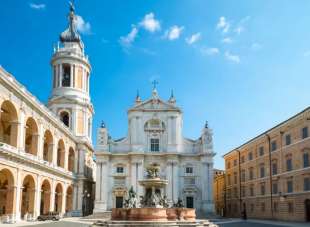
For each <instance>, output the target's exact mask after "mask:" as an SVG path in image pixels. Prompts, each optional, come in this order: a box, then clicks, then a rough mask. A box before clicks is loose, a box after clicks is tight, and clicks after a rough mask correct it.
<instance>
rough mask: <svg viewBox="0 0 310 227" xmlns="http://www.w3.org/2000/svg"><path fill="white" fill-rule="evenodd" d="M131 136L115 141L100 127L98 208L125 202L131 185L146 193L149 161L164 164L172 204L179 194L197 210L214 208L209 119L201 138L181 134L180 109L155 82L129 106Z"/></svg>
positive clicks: (166, 190)
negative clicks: (146, 95) (147, 96)
mask: <svg viewBox="0 0 310 227" xmlns="http://www.w3.org/2000/svg"><path fill="white" fill-rule="evenodd" d="M128 124H129V125H128V135H127V137H125V138H122V139H117V140H113V139H112V138H111V137H110V136H109V133H108V129H107V127H106V126H105V124H104V123H103V124H102V125H101V127H100V128H99V129H98V134H97V147H96V149H95V150H96V163H97V173H96V176H97V178H96V200H95V209H94V212H95V213H100V212H105V211H108V210H111V209H112V208H121V207H123V202H124V199H125V198H126V197H127V192H128V189H129V188H130V187H133V189H134V191H135V192H136V193H137V197H138V198H140V196H143V195H144V194H145V189H144V188H143V187H142V186H141V185H140V184H139V182H141V180H143V179H144V178H145V176H146V175H147V173H146V168H147V166H149V165H151V164H156V165H158V166H160V173H159V176H160V178H161V179H165V180H167V185H165V186H164V187H163V189H162V190H163V194H164V195H166V196H167V199H168V202H169V204H170V205H172V204H173V203H176V202H177V201H178V199H179V198H180V199H182V200H183V201H184V205H185V207H188V208H195V209H196V212H197V213H198V214H207V213H213V210H214V206H213V199H212V198H213V195H212V182H213V156H214V155H215V154H214V151H213V145H212V130H211V129H210V128H209V127H208V125H207V124H206V125H205V127H204V128H203V129H202V134H201V137H199V138H198V139H197V140H191V139H187V138H183V137H182V125H183V122H182V111H181V109H180V108H179V107H177V106H176V100H175V98H174V96H173V94H172V95H171V97H170V98H169V100H168V101H167V102H166V101H163V100H162V99H160V97H159V95H158V92H157V90H156V87H154V88H153V91H152V96H151V98H150V99H148V100H146V101H142V100H141V98H140V96H139V95H137V97H136V100H135V104H134V106H133V107H132V108H130V109H129V110H128Z"/></svg>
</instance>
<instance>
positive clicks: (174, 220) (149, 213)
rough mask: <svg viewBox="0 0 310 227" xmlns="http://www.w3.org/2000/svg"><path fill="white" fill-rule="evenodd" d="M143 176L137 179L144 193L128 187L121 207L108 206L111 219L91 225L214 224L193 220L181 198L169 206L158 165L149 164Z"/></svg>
mask: <svg viewBox="0 0 310 227" xmlns="http://www.w3.org/2000/svg"><path fill="white" fill-rule="evenodd" d="M146 173H147V174H146V178H145V179H143V180H140V181H139V184H140V185H141V186H143V187H144V189H145V190H144V191H145V193H144V196H140V200H138V198H137V194H136V192H135V191H134V190H133V187H131V188H130V189H129V191H128V197H127V199H126V200H125V201H124V208H112V213H111V220H110V221H106V222H97V223H95V224H94V226H115V225H116V226H137V225H139V226H215V225H211V223H210V222H208V221H196V213H195V209H194V208H184V206H183V202H182V200H181V199H178V201H177V203H175V204H173V205H172V207H169V202H168V199H167V197H166V195H163V194H164V193H163V188H164V187H165V186H166V185H167V184H168V181H167V180H165V179H161V178H160V174H159V173H160V168H159V165H157V164H152V165H150V166H148V167H147V169H146Z"/></svg>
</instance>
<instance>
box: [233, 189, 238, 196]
mask: <svg viewBox="0 0 310 227" xmlns="http://www.w3.org/2000/svg"><path fill="white" fill-rule="evenodd" d="M234 197H235V198H238V189H237V188H236V187H234Z"/></svg>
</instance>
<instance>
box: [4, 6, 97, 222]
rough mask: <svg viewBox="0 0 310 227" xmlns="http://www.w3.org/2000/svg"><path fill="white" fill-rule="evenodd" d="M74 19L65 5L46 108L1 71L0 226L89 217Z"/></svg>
mask: <svg viewBox="0 0 310 227" xmlns="http://www.w3.org/2000/svg"><path fill="white" fill-rule="evenodd" d="M74 18H75V14H74V7H73V5H71V7H70V13H69V16H68V19H69V25H68V28H67V29H66V30H65V31H64V32H63V33H61V35H60V41H61V44H60V45H59V46H58V47H57V48H55V50H54V54H53V57H52V60H51V65H52V69H53V70H52V76H53V83H52V84H53V88H52V94H51V96H50V98H49V102H48V107H46V106H45V105H43V104H42V103H41V102H40V101H38V100H37V99H36V98H35V97H34V96H33V95H32V94H31V93H30V92H28V91H27V89H26V88H25V87H24V86H23V85H21V84H20V83H19V82H18V81H17V80H16V79H15V78H14V77H13V76H12V75H11V74H9V73H8V72H6V71H5V70H4V69H3V68H2V67H0V222H15V221H19V220H20V219H25V220H32V219H35V218H36V217H37V216H38V215H40V214H42V213H46V212H49V211H56V212H59V213H60V215H72V214H74V215H82V214H84V215H86V214H89V213H91V212H92V209H93V204H92V203H93V200H94V190H93V188H94V178H95V176H94V171H93V170H95V163H94V161H93V146H92V140H91V128H92V115H93V107H92V104H91V101H90V96H89V73H90V64H89V61H88V59H87V57H86V56H85V55H84V47H83V43H82V41H81V39H80V36H79V34H78V33H77V31H76V28H75V27H76V26H75V23H74Z"/></svg>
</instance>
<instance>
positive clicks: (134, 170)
mask: <svg viewBox="0 0 310 227" xmlns="http://www.w3.org/2000/svg"><path fill="white" fill-rule="evenodd" d="M129 165H130V170H131V173H130V179H131V182H130V185H129V186H130V187H131V186H132V187H133V189H134V191H135V192H137V190H138V163H137V162H136V161H132V162H131V163H130V164H129Z"/></svg>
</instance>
